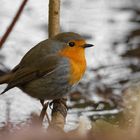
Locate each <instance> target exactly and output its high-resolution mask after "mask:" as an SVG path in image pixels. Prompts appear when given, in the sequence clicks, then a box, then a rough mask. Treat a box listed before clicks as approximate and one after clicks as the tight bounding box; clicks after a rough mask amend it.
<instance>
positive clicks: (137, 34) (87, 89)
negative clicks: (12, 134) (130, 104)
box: [0, 0, 140, 127]
mask: <svg viewBox="0 0 140 140" xmlns="http://www.w3.org/2000/svg"><path fill="white" fill-rule="evenodd" d="M20 3H21V1H19V0H12V1H8V0H1V1H0V5H3V6H2V7H1V9H0V18H1V20H0V27H1V31H0V37H1V36H2V35H3V33H4V32H5V30H6V28H7V26H8V25H9V23H10V21H11V19H12V18H13V16H14V14H15V12H16V10H17V8H18V7H19V4H20ZM11 5H13V6H11ZM47 6H48V2H46V1H45V0H42V1H38V0H30V1H29V2H28V3H27V5H26V7H25V10H24V12H23V14H22V16H21V18H20V20H19V21H18V23H17V25H16V27H15V28H14V30H13V32H12V33H11V35H10V37H9V38H8V40H7V41H6V43H5V44H4V47H3V49H2V50H1V51H0V56H1V57H0V63H2V64H4V66H6V67H7V68H10V69H11V68H13V67H14V66H15V65H16V64H18V62H19V61H20V59H21V58H22V57H23V55H24V54H25V53H26V52H27V51H28V50H29V49H30V48H32V47H33V46H34V45H35V44H37V43H38V42H39V41H41V40H43V39H46V38H47V19H48V15H47V11H48V7H47ZM139 8H140V2H139V0H115V1H112V0H98V1H95V0H76V1H75V0H63V2H62V5H61V28H62V31H74V32H78V33H80V34H82V35H84V36H85V37H86V38H87V41H88V42H89V43H93V44H94V45H95V47H94V48H92V49H87V51H86V58H87V62H88V69H87V72H86V74H85V77H84V78H83V80H82V82H81V83H80V84H79V86H78V88H77V89H76V93H77V92H78V93H82V94H83V95H85V93H86V97H85V96H83V98H84V100H83V102H87V100H86V99H85V98H88V99H94V101H95V102H97V101H100V100H103V101H105V102H107V103H109V105H110V106H111V104H112V102H113V101H114V99H115V100H116V101H118V100H120V99H118V97H117V96H118V95H119V96H120V94H121V93H122V91H123V90H125V89H126V88H127V87H129V86H130V85H131V84H134V83H137V82H139V80H140V41H139V40H140V24H139V23H140V10H139ZM2 64H1V66H0V67H2V69H5V68H4V66H3V65H2ZM1 89H3V86H1ZM114 94H115V96H114ZM97 95H99V96H97ZM110 99H111V101H110ZM112 99H113V100H112ZM7 102H10V121H11V122H20V121H23V120H26V119H27V118H28V117H29V115H30V114H31V112H36V113H39V112H40V110H41V105H40V103H39V101H36V100H35V99H32V98H30V97H28V96H27V95H25V94H24V93H22V92H21V91H20V90H18V89H17V88H14V89H12V90H10V91H9V92H7V93H6V94H5V95H4V96H2V97H1V98H0V104H1V106H0V110H1V112H2V113H1V116H0V120H1V122H4V121H5V119H6V117H5V115H6V111H5V110H6V106H7V105H6V104H7ZM75 103H77V102H75ZM113 103H114V102H113ZM69 104H72V103H71V102H70V103H69ZM77 104H78V103H77ZM90 107H91V109H90V110H88V107H83V108H82V109H81V110H80V112H84V111H86V112H88V113H89V114H90V112H92V113H93V114H94V112H93V105H91V104H90ZM113 107H114V106H113ZM114 108H115V107H114ZM114 108H112V109H114ZM74 110H76V111H74ZM71 112H74V113H71ZM78 112H79V109H77V108H76V109H71V110H70V111H69V114H68V122H71V123H72V124H73V123H74V124H75V123H76V121H77V120H78V117H79V116H81V115H83V114H82V113H78ZM101 112H102V111H101ZM88 113H87V114H86V113H85V115H86V116H88ZM92 113H91V114H92ZM108 113H109V112H108ZM113 113H114V112H112V114H113ZM93 114H92V115H91V116H93ZM95 114H96V113H95ZM69 120H71V121H69ZM72 126H73V125H72ZM68 127H69V126H68Z"/></svg>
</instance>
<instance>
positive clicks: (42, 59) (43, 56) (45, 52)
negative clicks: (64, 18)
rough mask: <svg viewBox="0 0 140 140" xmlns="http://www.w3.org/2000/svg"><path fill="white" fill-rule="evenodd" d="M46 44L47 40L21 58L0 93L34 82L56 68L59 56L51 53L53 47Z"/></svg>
mask: <svg viewBox="0 0 140 140" xmlns="http://www.w3.org/2000/svg"><path fill="white" fill-rule="evenodd" d="M48 43H49V42H48V40H45V41H43V42H41V43H39V44H38V45H36V46H35V47H34V48H33V49H31V50H30V51H29V52H28V53H27V54H26V55H25V56H24V57H23V59H22V60H21V62H20V63H19V65H17V66H16V67H15V68H14V69H13V70H12V71H11V72H12V78H11V79H10V81H9V82H8V86H7V88H6V89H5V90H4V91H3V92H2V93H4V92H6V91H7V90H9V89H11V88H13V87H16V86H17V87H20V86H21V85H24V84H27V83H28V82H30V81H32V80H36V79H38V78H40V77H42V76H44V75H46V74H48V73H50V72H51V71H53V70H55V68H57V66H58V63H59V62H58V61H59V57H60V56H59V55H57V54H56V53H54V52H52V50H51V48H53V46H50V45H48Z"/></svg>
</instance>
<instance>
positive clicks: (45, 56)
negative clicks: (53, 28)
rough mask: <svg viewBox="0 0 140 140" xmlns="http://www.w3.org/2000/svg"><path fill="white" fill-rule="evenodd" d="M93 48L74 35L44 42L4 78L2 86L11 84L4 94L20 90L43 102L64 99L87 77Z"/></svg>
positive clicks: (57, 37) (60, 36) (55, 37)
mask: <svg viewBox="0 0 140 140" xmlns="http://www.w3.org/2000/svg"><path fill="white" fill-rule="evenodd" d="M92 46H93V45H92V44H87V43H86V41H85V39H84V38H83V37H81V36H80V35H79V34H76V33H73V32H66V33H60V34H58V35H56V36H54V37H52V38H50V39H47V40H44V41H42V42H40V43H39V44H37V45H36V46H35V47H33V48H32V49H31V50H29V51H28V52H27V53H26V54H25V56H24V57H23V58H22V60H21V61H20V63H19V64H18V65H17V66H16V67H15V68H14V69H13V70H11V71H10V72H9V73H7V74H6V75H4V76H2V77H0V84H4V83H7V84H8V86H7V87H6V89H5V90H4V91H3V92H2V93H1V94H3V93H5V92H6V91H8V90H9V89H11V88H13V87H18V88H20V89H21V90H22V91H24V92H25V93H27V94H28V95H30V96H32V97H34V98H38V99H39V100H54V99H59V98H62V97H63V96H65V95H67V93H69V92H70V90H71V89H72V87H73V86H74V85H76V84H77V83H78V82H79V80H80V79H81V78H82V77H83V74H84V72H85V70H86V60H85V48H88V47H92Z"/></svg>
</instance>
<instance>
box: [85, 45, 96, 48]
mask: <svg viewBox="0 0 140 140" xmlns="http://www.w3.org/2000/svg"><path fill="white" fill-rule="evenodd" d="M93 46H94V45H92V44H85V45H84V46H83V48H89V47H93Z"/></svg>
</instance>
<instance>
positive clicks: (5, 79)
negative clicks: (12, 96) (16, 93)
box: [0, 73, 11, 95]
mask: <svg viewBox="0 0 140 140" xmlns="http://www.w3.org/2000/svg"><path fill="white" fill-rule="evenodd" d="M10 79H11V73H8V74H5V75H3V76H0V85H1V84H5V83H9V81H10ZM8 89H9V88H8V86H7V87H6V89H5V90H4V91H3V92H1V93H0V95H1V94H3V93H5V92H6V91H7V90H8Z"/></svg>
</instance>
